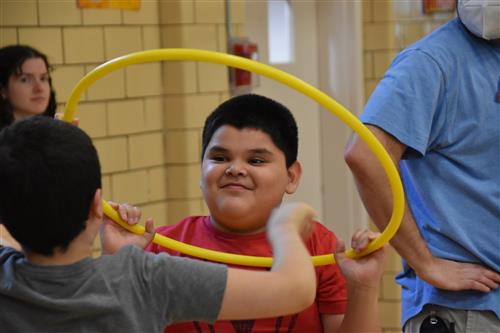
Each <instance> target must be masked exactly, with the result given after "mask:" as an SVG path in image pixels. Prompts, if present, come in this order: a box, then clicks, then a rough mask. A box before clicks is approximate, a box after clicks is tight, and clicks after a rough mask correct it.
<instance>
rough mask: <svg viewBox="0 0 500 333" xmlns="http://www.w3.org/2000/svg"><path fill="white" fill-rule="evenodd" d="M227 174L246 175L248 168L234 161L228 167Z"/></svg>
mask: <svg viewBox="0 0 500 333" xmlns="http://www.w3.org/2000/svg"><path fill="white" fill-rule="evenodd" d="M225 174H226V175H227V176H233V177H236V176H245V175H246V174H247V170H246V169H245V168H244V167H242V166H240V165H237V164H234V163H233V164H231V165H230V166H229V167H228V168H227V169H226V171H225Z"/></svg>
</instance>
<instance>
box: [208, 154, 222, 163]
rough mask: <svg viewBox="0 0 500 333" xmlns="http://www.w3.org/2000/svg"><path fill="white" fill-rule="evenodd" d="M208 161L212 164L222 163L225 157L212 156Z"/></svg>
mask: <svg viewBox="0 0 500 333" xmlns="http://www.w3.org/2000/svg"><path fill="white" fill-rule="evenodd" d="M209 159H210V160H212V161H214V162H224V161H225V160H226V157H225V156H222V155H214V156H210V157H209Z"/></svg>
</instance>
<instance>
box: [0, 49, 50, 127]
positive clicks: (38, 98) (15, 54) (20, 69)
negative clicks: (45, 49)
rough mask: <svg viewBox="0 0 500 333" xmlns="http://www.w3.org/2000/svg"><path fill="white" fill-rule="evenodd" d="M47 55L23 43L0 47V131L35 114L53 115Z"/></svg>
mask: <svg viewBox="0 0 500 333" xmlns="http://www.w3.org/2000/svg"><path fill="white" fill-rule="evenodd" d="M50 70H51V67H50V64H49V62H48V60H47V56H46V55H45V54H43V53H41V52H40V51H38V50H36V49H34V48H32V47H29V46H25V45H11V46H6V47H3V48H0V130H1V129H2V128H4V127H5V126H7V125H10V124H11V123H13V122H14V121H15V120H18V119H23V118H27V117H30V116H35V115H46V116H49V117H54V115H55V112H56V98H55V92H54V89H53V88H52V80H51V78H50Z"/></svg>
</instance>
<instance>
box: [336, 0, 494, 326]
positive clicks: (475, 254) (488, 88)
mask: <svg viewBox="0 0 500 333" xmlns="http://www.w3.org/2000/svg"><path fill="white" fill-rule="evenodd" d="M457 8H458V18H455V19H453V20H451V21H450V22H448V23H446V24H445V25H443V26H442V27H440V28H439V29H437V30H436V31H434V32H432V33H431V34H429V35H428V36H426V37H425V38H423V39H421V40H419V41H417V42H416V43H415V44H413V45H411V46H410V47H408V48H407V49H405V50H403V51H402V52H401V53H400V54H399V55H398V56H397V57H396V58H395V59H394V61H393V62H392V64H391V66H390V68H389V69H388V71H387V72H386V74H385V76H384V78H383V79H382V81H381V82H380V83H379V85H378V86H377V88H376V89H375V91H374V93H373V94H372V96H371V97H370V99H369V101H368V103H367V105H366V108H365V110H364V112H363V114H362V115H361V120H362V122H364V123H365V124H366V125H367V126H368V127H369V129H370V130H371V131H372V132H373V133H374V134H375V136H376V137H377V138H378V139H379V140H380V142H381V143H382V144H383V145H384V147H385V148H386V149H387V151H388V152H389V154H390V155H391V157H392V159H393V160H394V162H395V164H396V165H397V166H398V167H399V171H400V175H401V177H402V180H403V184H404V188H405V192H406V197H407V207H406V211H405V214H404V218H403V221H402V225H401V228H400V230H399V231H398V233H397V234H396V236H395V237H394V238H393V240H392V241H391V243H392V245H393V246H394V247H395V248H396V250H397V251H398V252H399V254H400V255H401V256H402V257H403V259H404V260H403V272H401V274H399V276H398V277H397V279H396V280H397V282H398V283H399V284H400V285H401V287H402V308H403V309H402V310H403V311H402V325H403V326H404V330H405V332H419V331H420V332H425V331H426V329H433V328H437V327H438V326H440V325H441V326H443V328H444V329H445V332H446V329H448V331H449V332H452V331H453V329H455V330H456V331H457V332H499V331H500V319H499V317H500V289H499V288H498V284H499V283H500V274H499V272H500V1H498V0H495V1H486V0H485V1H481V0H477V1H463V0H459V1H458V2H457ZM345 159H346V162H347V163H348V165H349V167H350V168H351V171H352V172H353V174H354V177H355V179H356V182H357V186H358V191H359V192H360V195H361V197H362V199H363V202H364V204H365V206H366V208H367V210H368V212H369V214H370V216H371V218H372V219H373V221H374V222H375V224H376V225H377V226H378V227H379V228H385V226H386V225H387V222H388V221H389V217H390V215H391V212H392V195H391V191H390V187H389V185H388V183H387V181H386V176H385V174H384V172H383V170H382V168H381V167H380V166H379V164H378V162H377V160H376V159H375V157H374V155H373V154H372V153H371V152H370V151H369V150H368V148H367V146H366V144H365V143H364V142H362V141H361V140H360V138H359V137H357V136H353V138H352V139H351V140H350V142H349V143H348V145H347V147H346V152H345Z"/></svg>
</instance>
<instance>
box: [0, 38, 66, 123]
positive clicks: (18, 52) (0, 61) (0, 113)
mask: <svg viewBox="0 0 500 333" xmlns="http://www.w3.org/2000/svg"><path fill="white" fill-rule="evenodd" d="M36 58H40V59H42V60H43V61H44V62H45V66H47V70H48V71H49V72H50V71H51V69H52V67H51V66H50V64H49V61H48V60H47V56H46V55H45V54H43V53H42V52H40V51H38V50H36V49H34V48H32V47H30V46H26V45H10V46H6V47H3V48H0V89H1V88H7V86H8V83H9V78H10V76H11V75H19V74H21V73H22V66H23V64H24V62H25V61H26V60H28V59H36ZM49 84H50V97H49V104H48V105H47V109H46V110H45V112H44V114H43V115H44V116H48V117H51V118H53V117H54V115H55V113H56V108H57V103H56V94H55V91H54V89H53V88H52V79H51V78H50V76H49ZM13 122H14V113H13V109H12V105H11V103H10V101H9V100H8V99H7V98H4V97H2V96H1V95H0V129H2V128H4V127H5V126H7V125H10V124H12V123H13Z"/></svg>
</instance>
